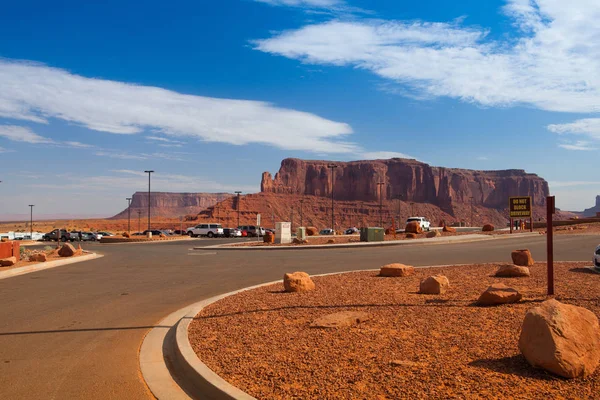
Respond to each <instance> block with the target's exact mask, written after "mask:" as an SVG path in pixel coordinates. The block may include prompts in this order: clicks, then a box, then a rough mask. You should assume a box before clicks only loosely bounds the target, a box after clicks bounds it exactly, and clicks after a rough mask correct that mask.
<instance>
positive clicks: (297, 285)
mask: <svg viewBox="0 0 600 400" xmlns="http://www.w3.org/2000/svg"><path fill="white" fill-rule="evenodd" d="M283 287H284V288H285V291H286V292H307V291H309V290H314V289H315V283H314V282H313V281H312V279H310V276H309V275H308V274H307V273H306V272H294V273H291V274H290V273H287V274H285V275H284V276H283Z"/></svg>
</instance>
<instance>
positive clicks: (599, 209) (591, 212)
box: [583, 196, 600, 217]
mask: <svg viewBox="0 0 600 400" xmlns="http://www.w3.org/2000/svg"><path fill="white" fill-rule="evenodd" d="M596 213H600V196H596V205H595V206H594V207H591V208H587V209H585V210H583V216H584V217H595V216H596Z"/></svg>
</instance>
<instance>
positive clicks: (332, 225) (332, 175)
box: [327, 163, 338, 232]
mask: <svg viewBox="0 0 600 400" xmlns="http://www.w3.org/2000/svg"><path fill="white" fill-rule="evenodd" d="M337 167H338V166H337V165H335V164H333V163H331V164H328V165H327V168H329V169H331V229H332V230H333V231H334V232H335V217H334V206H333V188H334V186H333V183H334V180H335V176H334V174H333V170H334V169H336V168H337Z"/></svg>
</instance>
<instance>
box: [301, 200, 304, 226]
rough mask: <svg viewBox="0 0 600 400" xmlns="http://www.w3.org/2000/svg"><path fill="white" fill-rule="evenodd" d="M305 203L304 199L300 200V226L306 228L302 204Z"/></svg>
mask: <svg viewBox="0 0 600 400" xmlns="http://www.w3.org/2000/svg"><path fill="white" fill-rule="evenodd" d="M303 203H304V199H302V200H300V226H304V220H303V215H302V212H303V209H304V207H302V204H303Z"/></svg>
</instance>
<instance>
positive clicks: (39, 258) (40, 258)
mask: <svg viewBox="0 0 600 400" xmlns="http://www.w3.org/2000/svg"><path fill="white" fill-rule="evenodd" d="M47 260H48V258H47V256H46V254H44V253H33V254H32V255H30V256H29V261H31V262H46V261H47Z"/></svg>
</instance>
